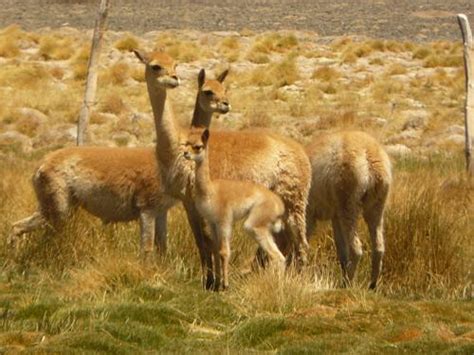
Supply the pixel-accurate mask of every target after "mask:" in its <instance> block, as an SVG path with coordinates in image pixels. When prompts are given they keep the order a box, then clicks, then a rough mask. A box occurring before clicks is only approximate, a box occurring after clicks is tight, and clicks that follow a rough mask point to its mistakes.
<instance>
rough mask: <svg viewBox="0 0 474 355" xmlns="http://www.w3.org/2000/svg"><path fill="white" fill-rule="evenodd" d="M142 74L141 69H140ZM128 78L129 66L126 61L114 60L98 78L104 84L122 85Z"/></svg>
mask: <svg viewBox="0 0 474 355" xmlns="http://www.w3.org/2000/svg"><path fill="white" fill-rule="evenodd" d="M142 76H143V70H142ZM129 78H130V66H129V65H128V64H127V63H126V62H116V63H113V64H112V65H110V67H109V68H108V69H107V70H106V71H105V72H104V73H103V74H102V75H101V77H100V78H99V80H100V82H102V83H103V84H104V85H114V86H115V85H123V84H125V82H126V81H127V80H128V79H129Z"/></svg>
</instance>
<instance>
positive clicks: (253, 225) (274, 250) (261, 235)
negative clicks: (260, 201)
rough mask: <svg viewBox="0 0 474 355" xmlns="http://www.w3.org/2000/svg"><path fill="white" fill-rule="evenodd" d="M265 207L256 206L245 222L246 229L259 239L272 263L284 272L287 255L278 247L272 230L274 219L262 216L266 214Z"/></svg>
mask: <svg viewBox="0 0 474 355" xmlns="http://www.w3.org/2000/svg"><path fill="white" fill-rule="evenodd" d="M264 209H265V206H262V208H254V209H253V210H252V212H251V213H250V215H249V216H248V217H247V219H246V220H245V222H244V229H245V230H246V231H247V232H248V233H249V234H250V235H251V236H252V237H253V238H254V239H255V240H256V241H257V243H258V245H259V246H260V248H261V249H263V250H264V251H265V252H266V253H267V255H268V257H269V258H270V260H271V262H272V264H273V265H274V266H276V268H277V269H278V270H279V271H281V272H283V271H284V270H285V257H284V256H283V254H282V253H281V251H280V249H278V247H277V245H276V243H275V240H274V239H273V236H272V233H271V231H270V229H271V228H272V224H273V222H274V221H268V220H266V219H263V218H261V217H260V216H261V215H265V212H266V211H264Z"/></svg>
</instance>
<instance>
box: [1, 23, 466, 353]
mask: <svg viewBox="0 0 474 355" xmlns="http://www.w3.org/2000/svg"><path fill="white" fill-rule="evenodd" d="M90 36H91V31H87V30H81V29H76V28H72V27H63V28H49V29H48V28H46V29H41V30H35V31H28V30H25V29H24V28H22V27H20V26H17V25H10V26H7V27H4V28H2V29H0V353H3V352H4V353H16V352H21V351H25V352H31V353H49V352H52V353H84V352H96V353H101V352H105V353H150V352H151V353H153V352H173V353H177V352H180V353H182V352H215V353H248V352H262V353H270V352H271V353H273V352H280V353H336V352H337V353H338V352H342V353H364V354H366V353H374V354H375V353H377V354H378V353H393V354H397V353H459V354H472V353H473V352H474V303H473V300H472V298H473V289H472V278H473V275H472V270H474V268H473V266H474V265H473V260H474V244H473V242H472V240H473V238H474V228H473V222H474V203H473V196H474V195H473V191H474V190H473V185H472V182H470V181H468V180H467V179H466V176H465V172H464V156H463V139H462V138H463V134H464V131H463V126H462V124H463V104H464V99H465V94H464V85H465V82H464V70H463V66H462V63H463V62H462V45H461V44H460V43H459V42H457V41H451V40H442V41H432V42H411V41H404V40H390V39H379V38H370V37H357V36H336V37H321V36H318V35H317V34H316V33H314V32H310V31H271V32H253V31H251V30H242V31H239V32H201V31H194V30H173V31H171V30H170V31H153V32H147V33H144V34H142V35H136V34H133V33H128V32H113V31H109V32H107V34H106V36H105V42H104V47H103V52H102V56H101V64H100V70H99V84H98V92H97V104H96V105H95V106H94V108H93V113H92V116H91V121H90V130H89V140H90V142H91V143H92V144H97V145H108V146H142V145H143V146H153V145H154V144H155V142H154V136H155V134H154V124H153V120H152V114H151V107H150V105H149V102H148V97H147V93H146V87H145V83H144V77H143V68H142V66H141V65H140V63H138V61H137V60H136V58H135V57H134V56H133V54H131V53H130V49H132V48H134V47H141V48H147V49H152V48H155V47H164V48H165V50H166V52H168V53H169V54H170V55H172V56H173V57H174V58H175V59H176V60H177V61H178V63H179V65H178V69H177V70H178V75H179V76H180V77H181V78H182V81H183V84H182V87H180V88H179V89H176V90H174V91H173V92H172V95H171V96H172V97H171V99H172V101H173V107H174V110H175V113H176V116H177V119H178V121H179V123H180V124H182V125H183V126H185V125H187V124H188V123H189V119H190V117H191V112H192V109H193V105H194V100H195V93H196V89H197V86H196V80H197V73H198V71H199V69H200V68H205V69H206V70H207V71H208V75H210V76H212V75H214V74H215V73H219V72H220V70H222V69H223V68H226V67H230V74H229V77H228V79H226V82H225V84H226V86H227V88H228V95H229V101H230V103H231V105H232V112H231V113H229V114H227V115H226V116H221V117H219V118H217V119H216V120H214V122H213V128H214V127H215V128H226V129H234V130H240V129H245V128H253V127H264V128H269V129H272V130H274V131H276V132H278V133H280V134H283V135H288V136H290V137H292V138H295V139H296V140H298V141H299V142H301V143H302V144H307V143H309V142H310V141H311V138H312V136H313V135H315V134H318V133H320V132H321V131H323V132H324V131H328V132H329V131H333V130H340V129H360V130H364V131H366V132H369V133H370V134H372V135H374V136H375V137H376V138H377V139H379V140H380V142H382V143H383V144H384V146H385V147H386V149H387V151H388V152H389V154H390V156H391V159H392V162H393V167H394V185H393V190H392V194H391V196H390V201H389V205H388V208H387V213H386V225H385V230H386V255H385V259H384V270H383V276H382V280H381V284H380V287H379V288H378V290H377V291H376V292H369V291H368V290H367V285H368V280H369V267H370V252H369V250H368V249H369V248H367V242H368V238H367V231H366V229H365V226H364V225H362V223H361V224H360V226H359V232H360V235H361V239H362V240H363V244H364V251H365V254H364V256H363V259H362V262H361V265H360V268H359V271H358V275H357V277H356V279H357V280H356V283H355V285H354V286H353V287H351V288H349V289H341V288H340V287H339V285H340V271H339V266H338V265H337V261H336V254H335V248H334V245H333V240H332V232H331V229H330V226H329V225H328V224H327V223H323V222H321V223H318V228H317V230H316V233H315V235H314V236H312V239H311V251H310V263H309V266H308V267H306V268H305V269H304V270H303V271H302V272H301V273H296V272H294V271H289V272H288V273H287V274H286V275H285V276H284V277H281V278H278V277H276V276H275V275H273V274H272V273H271V272H270V271H259V272H248V271H249V264H250V262H249V261H250V260H251V258H252V256H253V255H254V252H255V249H256V245H255V244H254V243H253V241H252V240H250V238H248V237H247V236H246V235H245V234H244V233H242V231H241V228H240V226H237V229H236V231H235V235H234V237H233V257H232V265H231V288H230V289H229V290H228V291H226V292H221V293H212V292H206V291H204V290H202V288H201V281H200V267H199V258H198V254H197V248H196V247H195V245H194V241H193V237H192V235H191V232H190V229H189V227H188V224H187V222H186V220H185V217H184V213H183V211H182V209H181V207H176V208H174V209H173V210H172V211H171V214H170V219H169V252H168V254H167V256H166V257H165V258H163V259H160V260H157V261H156V263H155V264H153V265H143V264H141V263H140V261H139V258H138V244H139V231H138V223H135V222H133V223H127V224H125V223H121V224H113V225H102V223H101V222H100V221H99V220H97V219H96V218H94V217H92V216H90V215H88V214H87V213H85V212H83V211H79V213H77V214H76V215H74V216H73V217H72V218H71V219H70V221H69V223H68V225H67V226H66V228H65V229H64V230H63V231H61V232H54V231H51V230H42V231H37V232H34V233H31V234H29V235H27V236H26V237H25V238H24V240H22V242H21V245H20V247H19V248H18V250H11V249H9V248H7V245H6V239H7V236H8V234H9V233H10V231H11V224H12V223H13V222H15V221H17V220H18V219H20V218H23V217H26V216H27V215H29V214H31V213H32V212H33V211H34V210H35V208H36V201H35V195H34V192H33V188H32V186H31V176H32V174H33V171H34V168H35V167H36V166H37V164H38V163H39V161H40V159H41V158H42V157H43V156H44V155H45V154H47V153H48V152H50V151H53V150H55V149H58V148H60V147H64V146H72V145H74V143H75V122H76V120H77V116H78V112H79V109H80V104H81V100H82V95H83V91H84V84H85V76H86V69H87V61H88V55H89V54H88V53H89V46H90V44H89V43H90Z"/></svg>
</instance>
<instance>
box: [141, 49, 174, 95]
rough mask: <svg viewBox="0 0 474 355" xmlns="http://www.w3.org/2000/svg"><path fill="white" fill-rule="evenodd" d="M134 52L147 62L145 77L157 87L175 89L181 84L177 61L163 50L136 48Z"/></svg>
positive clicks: (144, 62) (143, 61)
mask: <svg viewBox="0 0 474 355" xmlns="http://www.w3.org/2000/svg"><path fill="white" fill-rule="evenodd" d="M133 53H135V55H136V56H137V58H138V59H140V61H141V62H142V63H143V64H145V78H146V81H147V83H148V85H152V87H155V88H164V89H174V88H176V87H177V86H179V78H178V76H177V75H176V62H175V61H174V59H173V58H171V57H170V56H169V55H168V54H166V53H164V52H162V51H153V52H144V51H141V50H138V49H134V50H133Z"/></svg>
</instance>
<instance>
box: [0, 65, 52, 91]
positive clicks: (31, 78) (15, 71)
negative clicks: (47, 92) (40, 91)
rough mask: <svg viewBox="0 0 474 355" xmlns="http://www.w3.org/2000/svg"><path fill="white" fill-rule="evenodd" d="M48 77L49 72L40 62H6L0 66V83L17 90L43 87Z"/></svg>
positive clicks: (49, 77) (49, 75) (49, 76)
mask: <svg viewBox="0 0 474 355" xmlns="http://www.w3.org/2000/svg"><path fill="white" fill-rule="evenodd" d="M50 79H51V73H50V72H49V71H48V70H47V69H46V68H45V67H44V66H43V65H41V64H33V63H24V64H23V63H22V64H12V65H10V64H8V65H4V66H2V68H0V85H1V86H12V87H15V88H16V89H18V90H22V89H37V88H40V87H44V86H46V85H45V83H46V82H47V81H48V80H50Z"/></svg>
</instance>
